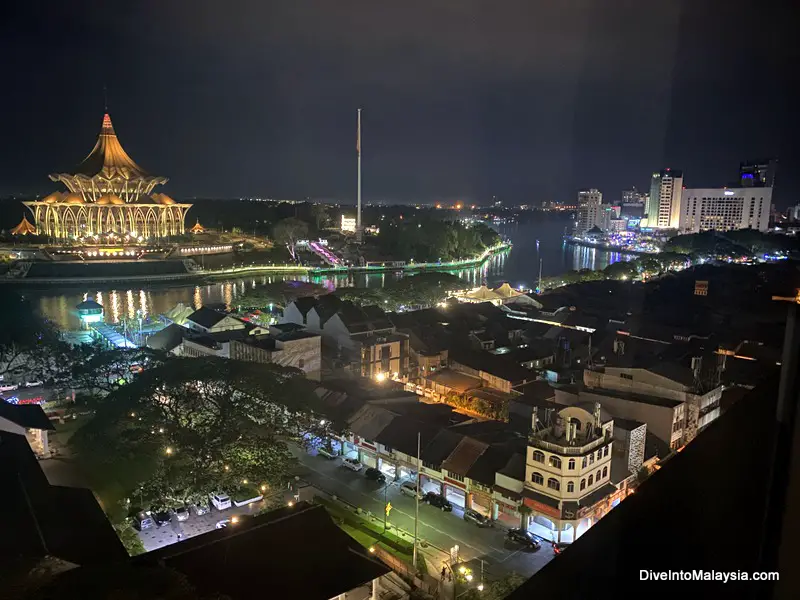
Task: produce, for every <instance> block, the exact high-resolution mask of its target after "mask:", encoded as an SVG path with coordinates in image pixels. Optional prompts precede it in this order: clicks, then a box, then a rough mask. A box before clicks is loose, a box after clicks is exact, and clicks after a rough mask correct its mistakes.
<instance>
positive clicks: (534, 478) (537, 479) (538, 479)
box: [531, 471, 544, 485]
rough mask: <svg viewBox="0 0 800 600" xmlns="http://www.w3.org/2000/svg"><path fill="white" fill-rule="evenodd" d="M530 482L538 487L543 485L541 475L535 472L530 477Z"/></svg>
mask: <svg viewBox="0 0 800 600" xmlns="http://www.w3.org/2000/svg"><path fill="white" fill-rule="evenodd" d="M531 481H532V482H533V483H536V484H538V485H543V484H544V477H542V474H541V473H537V472H536V471H534V472H533V474H532V475H531Z"/></svg>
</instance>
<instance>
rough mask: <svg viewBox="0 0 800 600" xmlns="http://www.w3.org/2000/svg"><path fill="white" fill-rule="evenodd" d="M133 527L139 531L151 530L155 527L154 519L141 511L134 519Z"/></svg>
mask: <svg viewBox="0 0 800 600" xmlns="http://www.w3.org/2000/svg"><path fill="white" fill-rule="evenodd" d="M133 526H134V527H136V529H138V530H139V531H144V530H145V529H150V528H151V527H153V519H151V518H150V515H149V514H148V513H147V512H145V511H140V512H138V513H136V516H135V517H133Z"/></svg>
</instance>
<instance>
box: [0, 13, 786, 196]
mask: <svg viewBox="0 0 800 600" xmlns="http://www.w3.org/2000/svg"><path fill="white" fill-rule="evenodd" d="M792 12H793V11H792V3H791V2H788V1H787V2H784V3H780V4H779V3H773V2H769V1H761V2H757V1H741V0H727V1H725V2H723V1H703V0H685V1H678V0H669V1H661V2H657V1H655V0H647V1H641V0H638V1H637V0H630V1H620V0H602V1H600V0H520V1H517V0H487V1H477V0H438V1H437V0H428V1H426V2H422V1H417V0H404V1H403V2H397V1H392V2H390V1H388V0H368V1H367V0H365V1H352V0H284V1H274V2H273V1H265V0H260V1H252V2H235V1H229V0H225V1H220V0H215V1H199V0H191V1H189V0H184V1H180V2H177V1H168V0H159V1H154V0H137V1H135V2H130V1H126V2H122V1H109V0H107V1H105V2H102V1H96V2H84V1H81V0H72V1H70V2H46V3H45V2H36V1H24V2H20V1H16V0H7V2H4V3H3V7H2V8H0V56H2V59H0V73H2V76H3V77H2V81H3V91H2V93H1V94H0V141H2V160H0V194H2V195H6V194H12V193H13V194H28V195H34V194H39V193H46V192H48V191H52V190H53V189H60V186H59V185H58V184H54V183H52V182H50V181H48V180H47V174H48V173H51V172H54V171H57V170H59V169H67V168H69V167H70V166H72V165H75V164H77V163H78V162H79V161H80V160H81V159H82V158H83V157H84V156H85V155H86V154H87V153H88V152H89V150H90V149H91V148H92V145H93V144H94V141H95V137H96V135H97V133H98V131H99V129H100V124H101V120H102V114H103V105H104V100H103V96H104V94H103V87H104V85H105V86H107V89H108V105H109V110H110V113H111V116H112V119H113V121H114V125H115V127H116V130H117V134H118V135H119V137H120V140H121V142H122V144H123V146H124V147H125V149H126V150H127V151H128V153H129V154H131V156H132V157H133V158H134V160H136V161H137V162H138V163H139V164H140V165H141V166H142V167H144V168H145V169H147V170H148V171H150V172H151V173H154V174H158V175H164V176H167V177H169V178H170V182H169V183H168V184H167V186H166V187H165V188H163V191H165V192H167V193H170V194H171V195H173V196H176V197H192V196H199V197H212V198H213V197H235V196H261V197H272V198H303V197H312V198H337V199H340V200H342V201H345V202H349V201H353V200H354V198H355V164H356V153H355V135H356V134H355V129H356V127H355V125H356V109H357V108H358V107H359V106H361V107H362V108H363V109H364V116H363V136H364V137H363V146H362V147H363V168H364V179H363V180H364V199H365V200H367V201H370V200H371V201H378V200H380V201H401V202H405V201H430V200H435V199H463V200H465V201H468V202H488V200H489V198H491V196H498V198H500V199H502V200H504V201H506V202H508V203H514V204H519V203H523V202H530V203H539V202H541V201H544V200H572V199H574V198H575V197H576V192H577V190H578V189H579V188H582V187H598V188H599V189H600V190H601V191H603V192H604V193H605V195H606V198H607V199H608V200H611V201H614V200H617V199H618V198H619V194H620V190H621V189H622V188H624V187H628V186H630V185H637V186H638V187H639V188H640V189H641V188H644V187H645V186H647V185H649V175H650V173H651V172H652V171H653V170H658V169H659V168H663V167H672V168H681V169H683V170H684V173H685V184H686V185H688V186H689V187H703V186H714V185H724V184H727V183H729V182H731V181H735V179H736V176H737V173H738V164H739V161H740V160H743V159H748V158H760V157H764V156H771V155H775V156H777V157H778V158H779V160H780V161H781V164H780V167H779V171H778V175H777V185H776V188H777V189H776V192H775V195H776V203H777V204H779V205H780V206H786V205H789V204H794V203H795V202H797V201H798V200H800V197H798V196H797V195H796V194H795V190H797V189H800V182H798V172H799V171H800V169H798V166H800V165H798V162H799V159H798V153H797V144H792V143H790V142H794V141H795V139H796V132H797V131H800V127H798V125H799V124H798V119H797V116H796V115H797V107H798V106H800V102H798V97H797V92H796V91H794V90H793V89H790V83H791V79H792V77H796V69H797V65H798V64H800V62H799V61H798V59H799V58H800V57H798V50H797V44H796V43H794V42H793V40H792V36H793V35H794V32H793V31H792V29H791V27H792V26H793V24H794V23H796V20H795V19H794V18H793V15H792ZM2 13H5V14H2Z"/></svg>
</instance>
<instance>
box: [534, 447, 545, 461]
mask: <svg viewBox="0 0 800 600" xmlns="http://www.w3.org/2000/svg"><path fill="white" fill-rule="evenodd" d="M533 460H534V461H536V462H540V463H543V462H544V452H541V451H540V450H534V451H533Z"/></svg>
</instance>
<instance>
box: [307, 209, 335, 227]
mask: <svg viewBox="0 0 800 600" xmlns="http://www.w3.org/2000/svg"><path fill="white" fill-rule="evenodd" d="M311 215H312V216H313V217H314V225H316V227H317V231H320V230H322V229H323V228H324V227H325V226H326V225H327V224H328V222H329V221H330V219H331V218H330V216H329V215H328V207H327V206H326V205H324V204H315V205H313V206H312V207H311Z"/></svg>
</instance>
